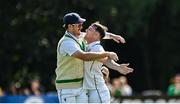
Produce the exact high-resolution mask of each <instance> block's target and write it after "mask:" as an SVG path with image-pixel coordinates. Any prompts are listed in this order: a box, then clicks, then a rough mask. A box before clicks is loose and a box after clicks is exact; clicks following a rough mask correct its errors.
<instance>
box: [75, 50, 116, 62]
mask: <svg viewBox="0 0 180 104" xmlns="http://www.w3.org/2000/svg"><path fill="white" fill-rule="evenodd" d="M72 56H73V57H76V58H79V59H81V60H84V61H93V60H98V59H102V58H105V57H109V58H110V59H112V60H114V61H117V60H118V56H117V54H116V53H114V52H83V51H76V52H75V53H74V54H72Z"/></svg>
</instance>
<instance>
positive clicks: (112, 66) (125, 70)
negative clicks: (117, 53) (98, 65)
mask: <svg viewBox="0 0 180 104" xmlns="http://www.w3.org/2000/svg"><path fill="white" fill-rule="evenodd" d="M100 61H101V62H103V64H104V65H106V66H107V67H109V68H110V69H113V70H116V71H118V72H119V73H121V74H123V75H126V74H128V73H131V72H133V70H134V69H132V68H130V67H128V66H129V63H127V64H118V63H116V62H115V61H113V60H111V59H108V58H104V59H101V60H100Z"/></svg>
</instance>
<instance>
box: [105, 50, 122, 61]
mask: <svg viewBox="0 0 180 104" xmlns="http://www.w3.org/2000/svg"><path fill="white" fill-rule="evenodd" d="M108 57H109V58H110V59H112V60H114V61H118V60H119V58H118V56H117V54H116V53H114V52H108Z"/></svg>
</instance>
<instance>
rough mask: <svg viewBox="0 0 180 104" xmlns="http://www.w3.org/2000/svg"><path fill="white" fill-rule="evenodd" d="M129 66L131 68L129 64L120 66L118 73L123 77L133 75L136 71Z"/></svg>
mask: <svg viewBox="0 0 180 104" xmlns="http://www.w3.org/2000/svg"><path fill="white" fill-rule="evenodd" d="M128 66H129V63H128V64H120V66H119V68H118V70H117V71H118V72H119V73H121V74H123V75H126V74H128V73H132V72H133V70H134V69H132V68H130V67H128Z"/></svg>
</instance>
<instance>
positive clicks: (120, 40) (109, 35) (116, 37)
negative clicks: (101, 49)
mask: <svg viewBox="0 0 180 104" xmlns="http://www.w3.org/2000/svg"><path fill="white" fill-rule="evenodd" d="M103 39H113V40H114V41H115V42H117V43H126V41H125V39H124V38H123V37H122V36H120V35H116V34H113V33H110V32H106V35H105V37H104V38H103Z"/></svg>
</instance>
